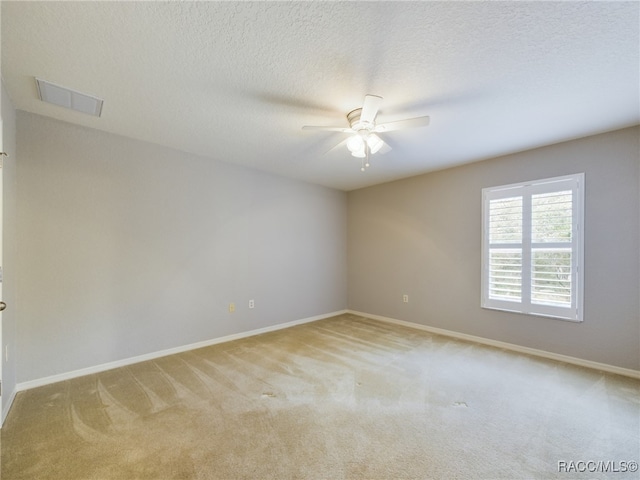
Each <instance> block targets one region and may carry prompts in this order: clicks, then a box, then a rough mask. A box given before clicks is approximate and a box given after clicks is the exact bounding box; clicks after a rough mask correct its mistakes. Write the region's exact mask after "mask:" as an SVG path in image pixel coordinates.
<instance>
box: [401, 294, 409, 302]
mask: <svg viewBox="0 0 640 480" xmlns="http://www.w3.org/2000/svg"><path fill="white" fill-rule="evenodd" d="M402 301H403V302H404V303H409V295H402Z"/></svg>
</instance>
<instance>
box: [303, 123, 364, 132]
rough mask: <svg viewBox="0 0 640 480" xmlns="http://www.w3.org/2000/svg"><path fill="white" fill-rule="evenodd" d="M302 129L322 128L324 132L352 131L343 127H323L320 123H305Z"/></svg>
mask: <svg viewBox="0 0 640 480" xmlns="http://www.w3.org/2000/svg"><path fill="white" fill-rule="evenodd" d="M302 130H322V131H325V132H342V133H353V130H351V129H350V128H345V127H323V126H320V125H305V126H304V127H302Z"/></svg>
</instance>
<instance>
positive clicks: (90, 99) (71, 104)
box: [36, 78, 103, 117]
mask: <svg viewBox="0 0 640 480" xmlns="http://www.w3.org/2000/svg"><path fill="white" fill-rule="evenodd" d="M36 84H37V86H38V95H39V96H40V100H42V101H43V102H48V103H53V104H54V105H58V106H60V107H65V108H70V109H71V110H75V111H77V112H81V113H86V114H88V115H93V116H95V117H99V116H100V114H101V113H102V103H103V100H102V99H101V98H98V97H94V96H92V95H87V94H86V93H80V92H76V91H75V90H71V89H70V88H66V87H61V86H60V85H55V84H53V83H50V82H47V81H46V80H41V79H39V78H36Z"/></svg>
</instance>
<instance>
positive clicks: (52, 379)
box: [3, 310, 347, 413]
mask: <svg viewBox="0 0 640 480" xmlns="http://www.w3.org/2000/svg"><path fill="white" fill-rule="evenodd" d="M343 313H347V310H340V311H337V312H331V313H326V314H323V315H316V316H315V317H307V318H302V319H300V320H294V321H292V322H287V323H279V324H277V325H272V326H270V327H264V328H258V329H256V330H249V331H248V332H241V333H235V334H233V335H227V336H225V337H218V338H212V339H210V340H205V341H203V342H197V343H191V344H189V345H182V346H180V347H174V348H169V349H167V350H161V351H158V352H152V353H147V354H144V355H138V356H136V357H130V358H125V359H122V360H116V361H115V362H108V363H103V364H101V365H95V366H93V367H87V368H82V369H79V370H73V371H71V372H66V373H60V374H57V375H51V376H49V377H43V378H38V379H35V380H29V381H28V382H21V383H18V384H17V385H16V391H18V392H21V391H23V390H29V389H31V388H36V387H42V386H44V385H49V384H51V383H56V382H61V381H63V380H70V379H72V378H77V377H83V376H85V375H91V374H93V373H100V372H104V371H106V370H111V369H114V368H119V367H126V366H127V365H133V364H134V363H140V362H146V361H147V360H154V359H156V358H160V357H166V356H167V355H174V354H176V353H182V352H187V351H189V350H195V349H197V348H202V347H208V346H211V345H216V344H218V343H225V342H231V341H233V340H239V339H241V338H246V337H252V336H254V335H260V334H261V333H268V332H274V331H276V330H282V329H284V328H289V327H293V326H295V325H302V324H303V323H310V322H315V321H317V320H323V319H325V318H329V317H335V316H336V315H342V314H343ZM14 396H15V392H14ZM7 412H8V408H7ZM3 413H4V412H3Z"/></svg>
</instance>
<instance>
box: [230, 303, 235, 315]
mask: <svg viewBox="0 0 640 480" xmlns="http://www.w3.org/2000/svg"><path fill="white" fill-rule="evenodd" d="M235 311H236V304H235V303H230V304H229V312H231V313H233V312H235Z"/></svg>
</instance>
